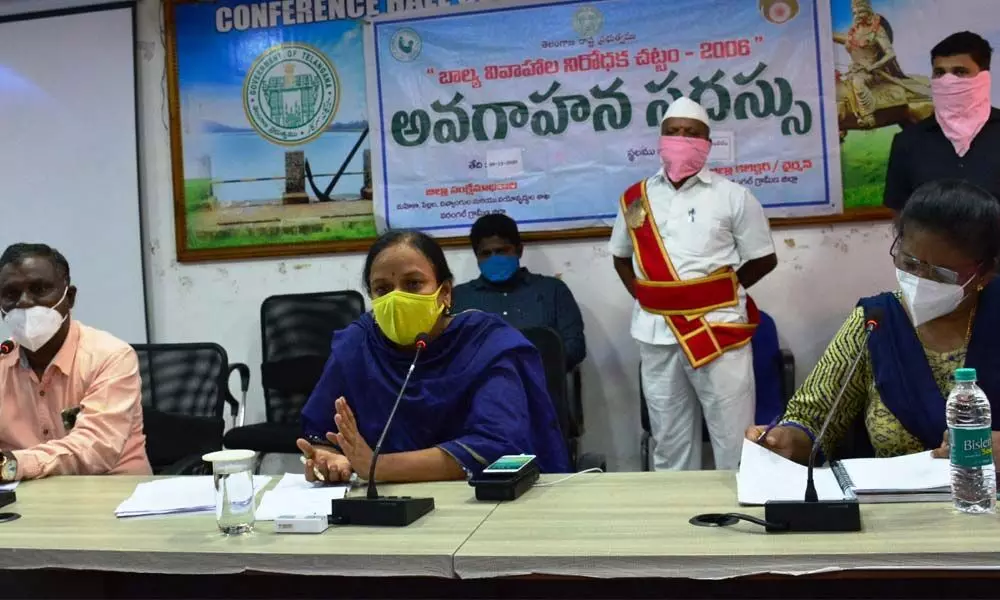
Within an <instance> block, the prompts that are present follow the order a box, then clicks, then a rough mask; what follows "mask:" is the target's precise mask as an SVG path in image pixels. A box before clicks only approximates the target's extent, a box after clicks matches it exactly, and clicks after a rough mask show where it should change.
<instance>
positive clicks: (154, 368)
mask: <svg viewBox="0 0 1000 600" xmlns="http://www.w3.org/2000/svg"><path fill="white" fill-rule="evenodd" d="M132 347H133V348H134V349H135V352H136V354H137V355H138V357H139V374H140V376H141V377H142V411H143V418H142V422H143V429H144V431H145V434H146V455H147V456H148V458H149V462H150V465H151V466H152V467H153V473H155V474H157V475H191V474H198V473H203V472H205V470H204V469H205V466H204V465H203V463H202V460H201V457H202V455H203V454H205V453H207V452H212V451H215V450H221V449H222V432H223V431H224V430H225V426H226V424H225V419H224V417H223V410H224V407H225V405H226V404H229V408H230V415H232V417H233V419H234V421H235V420H236V419H237V417H238V414H239V412H240V410H241V408H242V407H243V406H244V405H245V404H246V394H247V389H248V388H249V387H250V369H249V368H248V367H247V366H246V365H244V364H241V363H235V364H229V358H228V356H227V355H226V351H225V350H224V349H223V348H222V346H219V345H218V344H133V345H132ZM234 371H236V372H237V373H239V375H240V390H241V392H242V399H241V401H239V402H238V401H237V400H236V399H235V398H233V396H232V394H231V393H230V391H229V378H230V376H231V375H232V373H233V372H234Z"/></svg>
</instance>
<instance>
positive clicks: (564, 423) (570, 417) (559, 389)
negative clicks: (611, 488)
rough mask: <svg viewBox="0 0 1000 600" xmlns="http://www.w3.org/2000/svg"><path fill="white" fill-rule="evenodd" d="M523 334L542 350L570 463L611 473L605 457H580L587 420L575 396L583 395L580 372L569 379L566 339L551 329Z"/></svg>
mask: <svg viewBox="0 0 1000 600" xmlns="http://www.w3.org/2000/svg"><path fill="white" fill-rule="evenodd" d="M521 333H523V334H524V337H526V338H528V341H529V342H531V343H532V345H534V346H535V348H537V349H538V352H539V353H540V354H541V355H542V367H543V368H544V369H545V383H546V386H547V387H548V390H549V396H550V397H551V398H552V403H553V404H554V406H555V409H556V418H557V419H558V421H559V428H560V430H561V433H562V434H563V439H564V440H565V441H566V449H567V452H569V457H570V464H571V465H573V468H575V469H576V470H577V471H585V470H587V469H594V468H599V469H601V470H602V471H607V460H606V459H605V457H604V455H602V454H595V453H584V454H580V434H581V430H582V423H583V419H582V416H578V415H582V410H581V408H580V407H579V406H574V405H576V404H577V403H578V402H579V400H577V399H574V396H575V394H579V393H580V375H579V370H578V369H577V370H574V372H573V373H570V374H569V375H568V376H567V373H566V351H565V348H564V347H563V342H562V338H561V337H559V334H558V333H557V332H556V331H555V330H554V329H550V328H548V327H530V328H527V329H522V330H521ZM567 377H569V378H572V380H573V384H574V385H573V388H574V396H571V395H570V385H569V383H570V381H568V380H567Z"/></svg>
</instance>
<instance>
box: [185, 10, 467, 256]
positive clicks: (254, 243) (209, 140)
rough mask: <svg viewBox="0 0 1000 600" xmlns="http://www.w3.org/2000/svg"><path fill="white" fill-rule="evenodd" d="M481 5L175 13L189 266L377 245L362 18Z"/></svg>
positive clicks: (186, 246)
mask: <svg viewBox="0 0 1000 600" xmlns="http://www.w3.org/2000/svg"><path fill="white" fill-rule="evenodd" d="M469 1H470V0H348V1H346V2H345V0H307V1H297V2H289V1H271V2H236V1H233V0H213V1H212V2H203V1H197V2H196V1H192V0H187V1H185V0H174V1H173V2H168V3H167V10H168V11H169V13H168V18H167V36H168V38H169V40H170V44H171V46H172V50H173V52H171V53H168V56H169V61H170V106H171V117H172V118H171V128H172V134H173V140H174V145H173V159H174V160H173V169H174V182H175V184H176V186H175V190H174V193H175V195H176V200H177V201H176V203H175V205H176V206H177V207H178V208H177V211H178V214H177V227H178V229H179V231H178V240H180V242H181V243H180V244H179V245H178V255H179V256H180V258H181V260H201V259H215V258H234V257H249V256H253V257H257V256H269V255H276V254H282V255H288V254H297V253H299V252H298V251H299V250H301V251H309V252H316V251H336V250H350V249H363V248H364V247H366V246H367V244H368V242H369V241H370V240H371V239H372V238H373V237H374V236H375V235H376V226H375V220H374V216H373V212H372V192H371V183H370V168H369V166H368V164H369V160H368V146H369V144H368V142H369V139H370V136H369V127H368V107H367V101H366V97H365V72H364V71H365V63H364V52H363V48H362V32H361V28H362V25H361V20H362V19H364V18H369V17H374V16H377V15H379V14H388V15H394V14H401V13H405V12H412V11H414V10H424V9H426V8H428V7H438V6H447V5H450V4H466V3H468V2H469ZM471 1H474V0H471Z"/></svg>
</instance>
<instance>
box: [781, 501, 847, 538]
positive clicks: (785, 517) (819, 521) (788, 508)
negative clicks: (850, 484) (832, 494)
mask: <svg viewBox="0 0 1000 600" xmlns="http://www.w3.org/2000/svg"><path fill="white" fill-rule="evenodd" d="M764 520H765V521H767V523H768V525H767V531H769V532H775V533H777V532H785V531H793V532H794V531H798V532H836V531H861V508H860V506H859V505H858V501H857V500H828V501H827V500H824V501H821V502H804V501H802V500H794V501H784V500H783V501H772V502H768V503H766V504H764Z"/></svg>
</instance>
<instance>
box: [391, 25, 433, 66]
mask: <svg viewBox="0 0 1000 600" xmlns="http://www.w3.org/2000/svg"><path fill="white" fill-rule="evenodd" d="M423 47H424V43H423V41H422V40H421V39H420V35H419V34H418V33H417V32H416V31H413V30H412V29H410V28H409V27H404V28H402V29H400V30H399V31H397V32H396V33H394V34H392V40H391V41H390V42H389V51H390V52H392V57H393V58H395V59H396V60H398V61H399V62H412V61H414V60H416V59H417V57H418V56H420V50H422V49H423Z"/></svg>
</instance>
